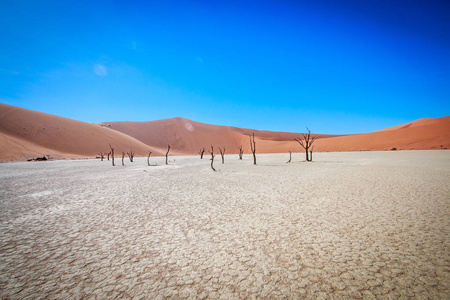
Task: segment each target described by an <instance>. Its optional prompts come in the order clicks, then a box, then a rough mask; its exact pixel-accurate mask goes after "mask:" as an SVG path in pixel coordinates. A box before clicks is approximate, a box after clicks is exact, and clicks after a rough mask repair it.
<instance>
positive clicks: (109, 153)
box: [106, 145, 111, 161]
mask: <svg viewBox="0 0 450 300" xmlns="http://www.w3.org/2000/svg"><path fill="white" fill-rule="evenodd" d="M110 147H111V145H110ZM106 154H108V161H109V156H110V155H111V151H110V152H108V153H106Z"/></svg>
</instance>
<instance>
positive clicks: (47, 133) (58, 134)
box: [0, 104, 162, 161]
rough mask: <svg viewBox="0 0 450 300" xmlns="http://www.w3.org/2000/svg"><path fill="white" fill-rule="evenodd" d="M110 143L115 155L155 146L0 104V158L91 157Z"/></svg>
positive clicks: (92, 127)
mask: <svg viewBox="0 0 450 300" xmlns="http://www.w3.org/2000/svg"><path fill="white" fill-rule="evenodd" d="M110 143H111V145H113V146H114V148H115V152H116V156H119V155H121V152H122V151H124V152H129V151H130V150H133V151H134V152H136V154H137V155H146V154H147V153H148V151H150V150H151V151H153V152H154V153H155V155H161V154H162V152H161V151H159V150H158V149H155V148H151V147H149V146H147V145H146V144H144V143H142V142H140V141H138V140H136V139H134V138H132V137H130V136H128V135H125V134H123V133H120V132H118V131H115V130H111V129H108V128H104V127H101V126H99V125H97V124H89V123H85V122H81V121H76V120H71V119H67V118H63V117H58V116H55V115H50V114H46V113H42V112H37V111H32V110H28V109H24V108H19V107H14V106H10V105H6V104H0V160H1V161H9V160H25V159H28V158H33V157H37V156H43V155H50V156H53V157H55V158H80V157H95V156H97V155H98V153H99V152H100V151H102V152H107V151H109V144H110ZM119 153H120V154H119Z"/></svg>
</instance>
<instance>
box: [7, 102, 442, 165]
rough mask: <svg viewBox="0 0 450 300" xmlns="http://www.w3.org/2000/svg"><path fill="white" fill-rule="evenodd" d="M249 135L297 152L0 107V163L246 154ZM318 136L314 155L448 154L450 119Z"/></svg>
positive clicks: (198, 131) (287, 138)
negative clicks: (222, 151) (102, 155)
mask: <svg viewBox="0 0 450 300" xmlns="http://www.w3.org/2000/svg"><path fill="white" fill-rule="evenodd" d="M299 126H300V125H299ZM253 132H254V133H255V138H256V152H257V153H285V152H288V151H292V152H302V148H301V147H300V146H299V144H298V143H297V142H295V141H294V138H295V137H301V134H300V133H287V132H271V131H260V130H252V129H242V128H236V127H231V126H219V125H209V124H204V123H199V122H195V121H191V120H188V119H184V118H171V119H164V120H158V121H148V122H104V123H100V124H90V123H85V122H81V121H76V120H72V119H68V118H63V117H59V116H55V115H50V114H46V113H43V112H37V111H33V110H28V109H25V108H19V107H15V106H11V105H7V104H0V161H11V160H12V161H15V160H26V159H29V158H34V157H38V156H43V155H50V156H52V157H54V158H56V159H61V158H83V157H95V156H98V155H99V152H100V151H102V152H107V151H109V144H112V145H113V146H114V147H115V152H116V155H117V156H119V155H120V154H121V153H122V151H123V152H128V151H130V150H133V151H134V152H135V153H136V155H137V156H147V154H148V151H152V152H153V153H152V155H163V154H165V151H166V147H167V145H168V144H170V145H171V150H170V154H172V155H184V154H186V155H192V154H197V152H198V151H199V150H200V149H201V148H203V147H205V148H206V149H209V147H210V146H211V145H213V146H214V147H215V148H218V147H225V148H226V154H231V153H238V147H239V146H240V145H242V146H243V147H244V151H245V153H250V149H249V148H250V145H249V135H251V134H252V133H253ZM319 135H320V138H319V139H317V141H316V142H315V147H314V151H364V150H390V149H392V148H396V149H441V147H444V148H449V147H450V117H441V118H436V119H419V120H416V121H413V122H410V123H407V124H403V125H399V126H395V127H391V128H387V129H383V130H380V131H375V132H372V133H366V134H356V135H341V136H336V135H325V134H319ZM441 145H442V146H441Z"/></svg>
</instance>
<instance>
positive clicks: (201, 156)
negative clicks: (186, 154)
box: [198, 148, 205, 159]
mask: <svg viewBox="0 0 450 300" xmlns="http://www.w3.org/2000/svg"><path fill="white" fill-rule="evenodd" d="M203 153H205V148H202V149H200V151H198V154H200V159H203Z"/></svg>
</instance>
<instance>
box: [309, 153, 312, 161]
mask: <svg viewBox="0 0 450 300" xmlns="http://www.w3.org/2000/svg"><path fill="white" fill-rule="evenodd" d="M309 161H312V150H310V151H309Z"/></svg>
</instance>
